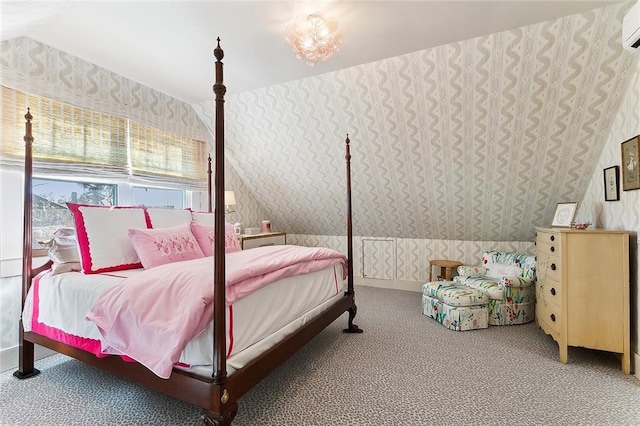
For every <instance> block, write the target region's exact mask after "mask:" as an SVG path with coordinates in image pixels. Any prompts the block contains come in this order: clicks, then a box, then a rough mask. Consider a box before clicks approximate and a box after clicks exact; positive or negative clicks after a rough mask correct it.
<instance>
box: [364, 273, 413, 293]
mask: <svg viewBox="0 0 640 426" xmlns="http://www.w3.org/2000/svg"><path fill="white" fill-rule="evenodd" d="M354 284H355V285H363V286H366V287H378V288H389V289H392V290H404V291H415V292H417V293H422V285H423V284H424V283H423V282H421V281H401V280H377V279H374V278H362V277H356V278H355V283H354Z"/></svg>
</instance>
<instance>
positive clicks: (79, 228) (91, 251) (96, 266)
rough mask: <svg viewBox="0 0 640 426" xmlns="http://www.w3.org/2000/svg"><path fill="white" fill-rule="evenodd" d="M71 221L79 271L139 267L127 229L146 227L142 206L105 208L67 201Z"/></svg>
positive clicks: (97, 271)
mask: <svg viewBox="0 0 640 426" xmlns="http://www.w3.org/2000/svg"><path fill="white" fill-rule="evenodd" d="M67 206H68V207H69V210H70V211H71V214H72V215H73V220H74V222H75V228H76V236H77V240H78V248H79V250H80V263H81V265H82V272H84V273H85V274H96V273H100V272H109V271H121V270H124V269H135V268H140V267H142V264H141V263H140V259H138V255H137V254H136V251H135V250H134V249H133V246H132V245H131V242H130V241H129V233H128V229H129V228H147V227H148V226H149V225H148V222H147V217H146V215H145V212H144V207H109V206H96V205H91V204H76V203H67Z"/></svg>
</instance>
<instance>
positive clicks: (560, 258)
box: [536, 228, 631, 374]
mask: <svg viewBox="0 0 640 426" xmlns="http://www.w3.org/2000/svg"><path fill="white" fill-rule="evenodd" d="M536 231H537V237H536V251H537V257H538V264H537V267H538V269H537V276H538V279H537V284H536V298H537V300H536V323H537V324H538V327H540V328H541V329H542V330H543V331H544V332H545V333H547V334H549V335H550V336H551V337H553V339H554V340H555V341H556V342H558V346H559V347H560V362H562V363H563V364H566V363H567V347H568V346H581V347H585V348H590V349H598V350H602V351H608V352H615V353H619V354H622V372H623V373H625V374H630V373H631V348H630V346H631V341H630V331H629V309H630V308H629V233H628V232H627V231H610V230H600V229H587V230H574V229H561V228H536Z"/></svg>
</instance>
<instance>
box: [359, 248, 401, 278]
mask: <svg viewBox="0 0 640 426" xmlns="http://www.w3.org/2000/svg"><path fill="white" fill-rule="evenodd" d="M362 276H363V277H364V278H375V279H379V280H395V279H396V241H395V238H389V239H377V238H375V239H374V238H363V239H362Z"/></svg>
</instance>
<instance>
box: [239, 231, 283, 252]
mask: <svg viewBox="0 0 640 426" xmlns="http://www.w3.org/2000/svg"><path fill="white" fill-rule="evenodd" d="M285 244H286V234H285V233H284V232H280V233H272V234H257V235H246V236H242V238H240V246H241V247H242V249H243V250H247V249H252V248H256V247H264V246H276V245H285Z"/></svg>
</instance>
